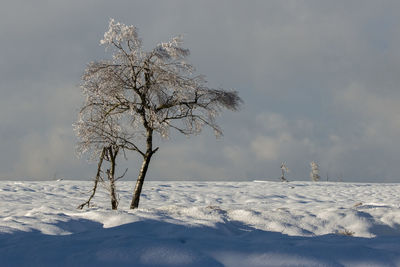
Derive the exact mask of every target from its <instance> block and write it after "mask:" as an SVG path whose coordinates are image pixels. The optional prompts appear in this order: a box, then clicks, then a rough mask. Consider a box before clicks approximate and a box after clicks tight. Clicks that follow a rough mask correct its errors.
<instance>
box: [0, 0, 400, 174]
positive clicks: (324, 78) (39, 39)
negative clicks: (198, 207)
mask: <svg viewBox="0 0 400 267" xmlns="http://www.w3.org/2000/svg"><path fill="white" fill-rule="evenodd" d="M399 8H400V4H399V3H398V2H396V1H385V2H379V3H378V2H376V1H362V2H361V1H352V2H349V1H334V2H329V3H328V2H321V1H277V2H271V1H252V2H251V3H247V2H243V1H218V2H215V1H197V2H188V1H144V2H143V1H113V2H109V1H85V2H82V1H61V2H48V1H36V2H35V4H30V3H28V2H26V3H25V2H24V1H22V2H21V1H5V2H4V3H2V9H1V10H0V23H1V24H2V25H3V27H1V29H0V41H1V43H2V44H3V45H2V51H1V52H0V59H1V60H0V73H2V79H0V93H1V95H2V97H1V98H0V138H1V140H2V141H3V142H2V143H0V150H1V151H5V153H2V155H0V177H2V178H7V179H17V178H19V177H21V176H24V177H25V176H26V177H32V178H35V179H39V178H46V177H49V176H52V175H54V173H55V172H58V173H60V175H62V176H65V177H71V178H73V177H75V178H81V177H90V175H91V173H92V166H91V165H87V163H86V162H85V161H84V160H83V161H79V160H76V159H75V155H74V151H73V147H74V145H75V139H74V136H73V132H72V127H71V124H72V122H73V121H74V120H75V118H76V113H77V110H78V108H79V106H80V103H81V101H82V99H81V95H80V91H79V89H78V85H79V82H80V78H79V77H80V74H81V73H82V71H83V69H84V67H85V64H86V63H88V62H89V61H92V60H98V59H102V58H104V57H106V56H107V55H105V54H104V48H103V47H101V46H99V45H98V43H99V40H100V39H101V37H102V35H103V33H104V31H105V30H106V27H107V23H108V19H109V18H110V17H114V18H115V19H116V20H119V21H122V22H124V23H126V24H134V25H136V26H138V28H139V33H140V34H141V37H142V38H143V40H144V44H145V46H146V47H153V46H154V45H155V44H156V43H158V42H160V41H163V40H166V39H169V38H170V37H171V36H174V35H177V34H181V33H182V34H184V37H185V41H186V45H187V47H189V48H190V49H191V57H190V59H191V62H192V63H193V64H194V65H195V66H196V67H197V68H198V70H199V73H201V74H205V75H206V76H207V77H208V80H209V84H210V86H215V87H223V88H235V89H236V90H238V91H239V94H240V95H241V97H242V98H243V99H244V100H245V105H244V107H243V110H242V111H240V113H232V114H229V113H225V114H224V115H223V116H222V118H221V119H220V120H219V121H220V122H221V125H222V127H223V129H224V130H225V136H224V138H223V139H221V140H217V141H216V140H215V138H214V137H213V136H212V134H211V133H210V132H208V131H207V130H206V131H205V132H204V133H203V134H202V135H201V136H198V137H193V138H190V139H186V138H181V137H178V136H177V135H173V136H172V137H171V140H170V142H164V143H163V142H160V145H161V148H160V151H159V152H158V153H157V155H156V157H155V158H154V161H153V162H152V164H154V165H152V167H151V168H150V173H149V177H150V178H157V179H161V178H165V177H166V178H171V179H174V178H176V179H185V177H194V178H198V179H225V180H235V179H247V180H251V179H256V178H271V179H275V177H279V171H280V170H279V164H280V161H284V160H285V161H287V163H288V165H289V168H290V169H291V170H292V172H291V174H290V175H292V178H296V179H303V178H304V179H308V173H309V166H308V165H309V162H310V161H312V160H316V161H318V162H319V163H320V166H321V171H322V172H326V173H329V174H330V176H332V177H336V176H338V175H339V174H340V173H343V175H344V176H346V177H348V180H352V181H398V178H397V174H398V173H399V172H400V167H398V164H397V162H396V159H398V158H399V157H400V155H399V152H398V151H400V147H399V146H400V145H398V144H400V142H399V137H398V136H399V131H400V118H399V114H400V110H399V108H398V104H397V103H399V102H400V91H399V90H398V85H399V84H400V76H399V75H398V70H399V69H400V51H399V50H398V47H400V19H399V16H398V14H397V10H398V9H399ZM68 129H70V130H68ZM24 162H25V163H26V165H25V164H24ZM182 162H183V163H184V164H182ZM125 166H129V176H130V177H132V178H134V177H135V176H136V171H137V168H139V166H140V160H139V161H138V160H137V158H136V157H135V156H130V155H129V161H128V162H122V163H121V166H120V167H121V168H124V167H125Z"/></svg>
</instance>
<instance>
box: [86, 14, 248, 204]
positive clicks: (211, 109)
mask: <svg viewBox="0 0 400 267" xmlns="http://www.w3.org/2000/svg"><path fill="white" fill-rule="evenodd" d="M100 43H101V44H103V45H105V46H106V48H107V49H109V51H111V52H112V59H110V60H103V61H99V62H92V63H89V64H88V66H87V68H86V71H85V74H84V75H83V77H82V80H83V90H84V91H85V90H87V88H86V87H89V88H91V87H95V88H96V90H95V91H93V94H95V95H96V96H100V98H101V99H105V100H106V101H105V103H100V104H99V105H101V106H102V107H103V108H104V111H105V112H104V116H105V117H117V118H118V123H117V124H118V125H119V126H120V127H121V129H125V128H129V129H133V130H134V131H131V132H130V131H125V130H122V131H120V132H119V133H123V137H124V138H122V139H118V140H119V141H121V140H122V141H129V143H124V142H122V143H123V144H124V145H126V144H129V148H130V150H134V151H136V152H137V153H139V154H140V155H141V156H142V158H143V162H142V167H141V169H140V172H139V175H138V178H137V182H136V186H135V188H134V191H133V197H132V201H131V205H130V208H131V209H134V208H137V207H138V206H139V199H140V194H141V191H142V187H143V183H144V180H145V177H146V173H147V170H148V167H149V164H150V160H151V158H152V156H153V155H154V153H155V152H156V151H157V150H158V147H156V148H154V145H153V137H154V135H155V134H158V135H160V136H161V137H163V138H167V137H168V136H169V132H170V129H175V130H177V131H178V132H180V133H182V134H184V135H192V134H196V133H199V132H201V130H202V128H203V126H209V127H211V128H212V129H213V130H214V132H215V134H216V135H217V136H218V135H221V134H222V131H221V129H220V128H219V126H218V125H217V123H216V121H215V118H216V116H217V115H218V114H219V113H220V112H221V111H222V109H223V108H226V109H229V110H233V111H236V110H238V108H239V106H240V104H241V102H242V100H241V99H240V97H239V96H238V94H237V92H235V91H226V90H223V89H212V88H209V87H207V85H206V80H205V78H204V76H202V75H197V76H196V75H193V72H194V68H193V66H192V65H190V64H189V63H187V62H186V58H187V56H188V55H189V50H188V49H185V48H183V47H182V39H181V37H175V38H172V39H171V40H170V41H168V42H166V43H161V44H159V45H157V46H156V47H155V48H154V49H152V50H150V51H144V50H143V47H142V42H141V40H140V38H139V37H138V34H137V29H136V28H135V27H134V26H127V25H124V24H121V23H116V22H115V21H114V20H113V19H111V20H110V23H109V29H108V31H107V32H106V33H105V34H104V38H103V39H102V40H101V41H100ZM87 91H88V92H89V94H92V90H87ZM94 105H97V103H94ZM124 127H125V128H124ZM140 137H142V139H141V138H140ZM143 139H144V140H143ZM133 140H134V141H135V142H133ZM137 142H141V143H142V145H141V146H140V147H139V146H136V145H134V144H133V143H137ZM102 147H103V148H104V147H107V146H104V145H103V146H102ZM97 154H99V153H97Z"/></svg>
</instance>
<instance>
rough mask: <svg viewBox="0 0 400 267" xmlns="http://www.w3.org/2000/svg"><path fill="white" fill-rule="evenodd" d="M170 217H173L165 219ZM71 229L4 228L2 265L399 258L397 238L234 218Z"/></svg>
mask: <svg viewBox="0 0 400 267" xmlns="http://www.w3.org/2000/svg"><path fill="white" fill-rule="evenodd" d="M165 219H166V220H168V219H169V218H165ZM55 226H57V227H59V228H61V229H63V230H66V231H70V232H73V234H70V235H46V234H43V233H41V232H39V231H31V232H22V231H16V232H13V233H3V234H0V264H1V265H4V266H113V265H114V266H293V265H295V266H346V265H354V264H360V265H362V264H363V263H364V264H366V263H368V264H375V265H378V266H398V265H399V264H400V253H399V252H400V244H399V242H398V237H395V236H392V237H390V236H386V237H377V238H358V237H349V236H340V235H334V234H330V235H324V236H315V237H298V236H297V237H296V236H287V235H284V234H281V233H276V232H268V231H262V230H258V229H255V228H252V227H250V226H248V225H245V224H243V223H241V222H236V221H225V222H222V223H218V224H216V225H215V226H214V227H209V226H187V225H180V224H176V223H170V222H165V221H158V220H142V221H138V222H134V223H128V224H124V225H120V226H117V227H113V228H103V226H102V225H101V224H99V223H96V222H93V221H90V220H86V219H73V220H70V221H68V222H59V223H57V224H55Z"/></svg>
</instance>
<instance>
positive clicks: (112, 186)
mask: <svg viewBox="0 0 400 267" xmlns="http://www.w3.org/2000/svg"><path fill="white" fill-rule="evenodd" d="M108 151H109V155H110V164H111V166H110V169H109V170H108V180H109V182H110V198H111V208H112V209H113V210H116V209H117V208H118V199H117V193H116V191H117V190H116V187H115V159H116V157H117V154H118V149H113V148H112V147H109V148H108Z"/></svg>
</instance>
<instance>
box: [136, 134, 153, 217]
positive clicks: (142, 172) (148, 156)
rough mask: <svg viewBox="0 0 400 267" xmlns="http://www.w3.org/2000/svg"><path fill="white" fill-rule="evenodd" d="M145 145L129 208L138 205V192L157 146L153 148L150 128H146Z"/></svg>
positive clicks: (139, 192)
mask: <svg viewBox="0 0 400 267" xmlns="http://www.w3.org/2000/svg"><path fill="white" fill-rule="evenodd" d="M146 146H147V148H146V153H145V154H144V156H143V163H142V168H141V169H140V173H139V176H138V179H137V181H136V186H135V189H134V191H133V197H132V202H131V206H130V208H131V209H136V208H138V207H139V200H140V194H141V193H142V188H143V184H144V179H145V178H146V173H147V170H148V168H149V164H150V160H151V157H152V156H153V154H154V153H155V152H156V151H157V150H158V148H156V149H155V150H153V130H152V129H150V128H147V134H146Z"/></svg>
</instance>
